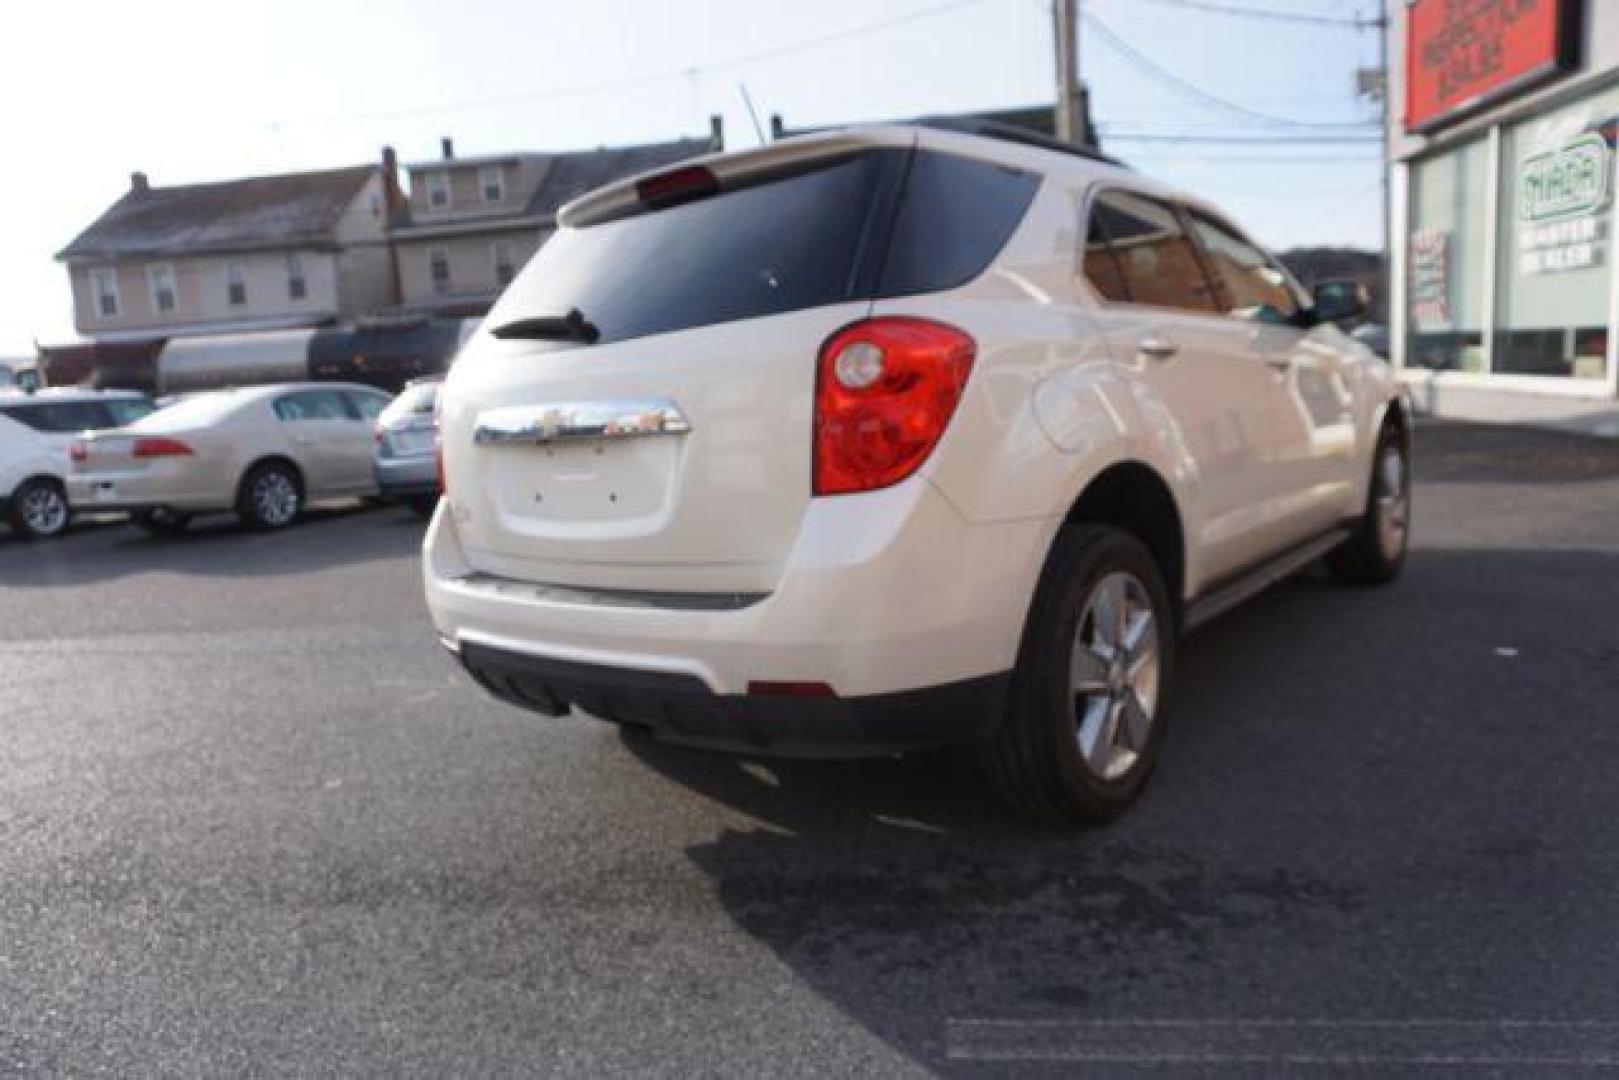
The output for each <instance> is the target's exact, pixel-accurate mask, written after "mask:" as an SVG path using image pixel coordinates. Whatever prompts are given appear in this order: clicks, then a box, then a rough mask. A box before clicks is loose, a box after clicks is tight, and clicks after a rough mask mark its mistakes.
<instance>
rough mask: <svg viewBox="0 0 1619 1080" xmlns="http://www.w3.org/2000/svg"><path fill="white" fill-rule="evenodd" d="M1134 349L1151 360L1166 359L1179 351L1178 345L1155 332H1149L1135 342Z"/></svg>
mask: <svg viewBox="0 0 1619 1080" xmlns="http://www.w3.org/2000/svg"><path fill="white" fill-rule="evenodd" d="M1136 349H1137V350H1139V351H1140V353H1141V355H1142V356H1145V357H1148V358H1150V359H1153V360H1168V359H1169V358H1170V357H1172V356H1174V355H1175V354H1176V353H1178V352H1180V351H1181V347H1180V346H1179V345H1177V344H1175V343H1174V342H1173V341H1170V340H1169V339H1168V338H1164V337H1159V336H1157V335H1156V334H1149V335H1148V336H1146V337H1144V338H1142V339H1141V340H1140V341H1138V342H1136Z"/></svg>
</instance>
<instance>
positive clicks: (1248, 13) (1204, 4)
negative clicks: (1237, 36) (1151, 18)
mask: <svg viewBox="0 0 1619 1080" xmlns="http://www.w3.org/2000/svg"><path fill="white" fill-rule="evenodd" d="M1149 2H1150V3H1154V4H1165V5H1168V6H1170V7H1179V8H1189V9H1190V10H1192V11H1206V12H1209V13H1211V14H1215V15H1236V16H1240V17H1243V18H1249V19H1269V20H1270V21H1272V22H1289V23H1301V24H1305V25H1313V26H1331V27H1335V28H1337V29H1341V30H1369V29H1372V28H1374V27H1377V26H1380V25H1381V24H1382V20H1381V19H1377V18H1372V19H1361V18H1358V17H1357V18H1344V17H1343V16H1342V15H1310V14H1306V13H1304V12H1294V11H1273V10H1269V9H1266V8H1256V7H1247V6H1244V5H1242V4H1226V3H1219V2H1217V0H1149Z"/></svg>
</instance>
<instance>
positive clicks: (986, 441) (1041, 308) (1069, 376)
mask: <svg viewBox="0 0 1619 1080" xmlns="http://www.w3.org/2000/svg"><path fill="white" fill-rule="evenodd" d="M1079 205H1080V204H1079V199H1078V197H1077V195H1076V193H1075V190H1074V189H1073V188H1072V187H1070V186H1069V185H1068V184H1067V183H1065V182H1064V181H1063V180H1062V179H1061V178H1054V177H1048V178H1047V179H1046V181H1045V183H1044V184H1043V185H1042V187H1041V190H1040V193H1039V194H1038V195H1037V196H1036V198H1035V200H1034V202H1033V203H1032V204H1031V205H1030V207H1029V211H1028V213H1027V214H1026V215H1025V217H1024V220H1023V222H1022V223H1021V224H1020V226H1019V227H1018V230H1017V231H1016V232H1015V233H1014V234H1013V236H1012V239H1011V240H1010V241H1009V242H1008V243H1007V246H1006V248H1005V249H1003V251H1002V252H1001V255H1000V256H999V258H998V259H997V260H996V262H995V264H994V265H992V266H991V267H990V268H989V269H988V270H987V271H986V272H985V273H984V274H982V275H981V276H980V277H978V278H977V279H975V280H974V281H972V282H970V283H968V284H967V285H966V286H963V287H962V288H960V289H956V290H952V291H950V292H947V293H937V294H932V295H928V296H919V297H910V298H904V299H895V300H884V301H881V302H879V303H878V304H877V306H876V309H875V313H876V314H895V315H899V314H907V315H915V316H920V317H923V318H934V319H939V320H940V321H943V322H948V323H950V324H952V325H955V326H959V327H961V328H962V329H963V330H966V331H967V332H968V333H969V334H971V335H972V336H973V338H974V340H975V341H976V342H977V343H978V356H977V359H976V361H975V362H974V365H973V372H972V376H971V377H970V379H969V380H968V384H967V388H966V391H965V393H964V395H963V397H962V401H961V404H960V405H959V406H958V408H957V411H956V415H955V416H954V418H953V419H952V420H951V424H950V428H949V430H948V431H947V432H946V434H945V436H944V438H943V439H941V441H940V444H939V446H938V448H937V449H936V450H935V452H934V454H933V456H932V457H931V458H930V459H929V460H928V461H927V463H926V464H925V465H924V466H923V470H922V474H923V475H924V476H925V477H927V478H928V480H929V481H930V482H931V483H933V484H934V485H935V486H936V487H937V488H938V489H939V490H940V491H941V492H942V493H943V494H944V495H945V497H946V498H947V499H949V500H950V502H951V503H952V504H953V505H955V507H956V508H957V510H958V512H960V513H961V514H962V516H963V517H965V518H967V519H968V520H970V521H976V522H994V521H1009V520H1016V519H1024V518H1041V519H1044V520H1045V521H1046V522H1047V529H1046V531H1047V534H1048V543H1047V545H1046V547H1045V549H1043V550H1042V552H1041V560H1040V562H1039V563H1037V564H1036V565H1034V566H1033V567H1031V568H1030V572H1029V575H1028V587H1029V591H1030V592H1031V593H1032V590H1033V585H1034V581H1035V580H1036V579H1037V577H1038V574H1039V570H1040V566H1041V565H1043V560H1044V551H1045V550H1049V538H1054V537H1055V534H1056V531H1057V529H1058V528H1059V527H1060V525H1061V523H1062V521H1063V519H1064V517H1065V516H1066V515H1067V513H1068V511H1069V509H1070V508H1071V507H1072V506H1073V505H1074V503H1075V502H1076V501H1077V500H1078V498H1079V496H1080V495H1081V494H1082V493H1083V492H1084V490H1085V487H1086V486H1087V485H1088V484H1089V483H1090V482H1091V480H1093V479H1095V477H1097V476H1098V475H1099V474H1100V473H1101V472H1103V471H1104V470H1105V469H1106V468H1108V467H1109V466H1111V465H1114V464H1117V463H1120V462H1125V461H1134V462H1140V463H1142V464H1145V465H1147V466H1149V467H1151V468H1152V469H1153V470H1154V471H1156V472H1157V473H1158V474H1159V475H1160V476H1162V477H1163V478H1164V480H1165V481H1166V483H1167V484H1168V485H1169V487H1170V489H1171V491H1172V493H1173V494H1174V495H1175V498H1176V502H1177V504H1178V505H1179V507H1180V511H1181V514H1182V517H1183V519H1185V518H1188V517H1189V515H1192V514H1195V512H1196V490H1195V469H1193V468H1191V467H1190V463H1189V462H1188V461H1187V460H1186V452H1185V450H1184V446H1185V442H1184V439H1182V438H1181V437H1180V435H1179V432H1178V429H1177V427H1176V423H1175V418H1174V416H1173V415H1172V414H1170V412H1169V411H1168V410H1167V409H1166V408H1165V407H1164V406H1163V404H1162V403H1161V402H1158V401H1156V400H1155V399H1154V398H1153V397H1152V395H1151V392H1150V390H1149V389H1148V388H1147V387H1146V386H1145V385H1144V384H1143V383H1141V382H1139V381H1138V380H1134V379H1132V378H1131V371H1132V369H1131V362H1128V361H1119V360H1118V359H1116V358H1115V357H1114V356H1112V355H1111V354H1110V353H1109V351H1108V348H1107V344H1106V341H1105V339H1104V337H1103V335H1102V334H1101V333H1100V331H1099V328H1098V327H1097V325H1096V323H1095V321H1094V320H1093V319H1092V318H1091V316H1090V314H1089V312H1088V310H1087V308H1086V305H1085V303H1084V302H1083V300H1082V294H1081V293H1080V292H1079V290H1078V288H1077V283H1076V276H1075V275H1076V273H1077V271H1078V252H1079V250H1080V246H1079V244H1080V233H1079V230H1080V221H1081V219H1080V212H1079ZM1187 569H1188V578H1189V579H1190V578H1191V577H1193V573H1192V567H1191V566H1188V568H1187Z"/></svg>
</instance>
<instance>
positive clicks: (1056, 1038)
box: [0, 426, 1619, 1077]
mask: <svg viewBox="0 0 1619 1080" xmlns="http://www.w3.org/2000/svg"><path fill="white" fill-rule="evenodd" d="M1416 494H1417V511H1416V513H1417V518H1416V533H1415V540H1416V547H1415V550H1414V552H1413V554H1412V558H1411V561H1410V563H1409V565H1408V567H1407V573H1406V576H1405V577H1404V578H1403V579H1402V580H1401V581H1400V582H1399V583H1398V584H1397V585H1396V586H1394V587H1392V588H1387V589H1378V590H1357V589H1348V588H1341V587H1338V586H1335V585H1332V584H1330V583H1329V582H1327V581H1326V580H1325V578H1324V577H1322V576H1320V575H1319V574H1310V575H1305V576H1304V577H1301V578H1300V579H1298V580H1295V581H1293V582H1290V583H1288V584H1286V585H1284V586H1282V587H1280V588H1278V589H1276V590H1274V591H1272V592H1271V593H1269V594H1267V595H1265V596H1263V597H1261V598H1260V599H1258V600H1256V601H1255V602H1253V603H1252V604H1250V605H1248V606H1247V607H1245V608H1243V609H1241V610H1239V611H1237V612H1235V613H1233V614H1231V615H1229V616H1227V617H1225V618H1224V619H1222V620H1220V621H1218V622H1216V623H1214V624H1213V625H1211V626H1209V627H1208V628H1206V629H1205V630H1202V631H1200V632H1199V633H1198V634H1197V635H1196V636H1194V637H1193V638H1192V639H1190V640H1189V641H1188V642H1187V643H1186V645H1185V652H1184V653H1183V664H1182V669H1181V674H1182V684H1181V687H1180V695H1179V701H1178V705H1177V710H1176V712H1175V714H1174V717H1173V729H1172V731H1171V732H1170V736H1169V740H1168V743H1167V746H1166V750H1165V756H1164V760H1163V764H1162V766H1161V768H1160V770H1159V773H1158V775H1157V776H1156V777H1155V778H1154V780H1153V783H1152V784H1151V786H1150V788H1149V789H1148V792H1147V794H1146V796H1145V798H1144V800H1143V801H1142V802H1141V803H1140V805H1139V806H1138V807H1137V808H1136V809H1135V810H1134V812H1133V813H1131V814H1130V815H1129V816H1128V817H1126V818H1125V819H1124V820H1122V821H1120V822H1118V823H1116V824H1114V825H1112V826H1109V827H1106V828H1099V829H1088V830H1053V829H1049V828H1036V827H1032V826H1029V825H1027V824H1025V823H1024V822H1022V821H1020V820H1019V819H1018V818H1016V817H1015V816H1013V815H1011V814H1009V813H1007V812H1005V811H1003V810H1002V809H1001V808H1000V807H999V806H998V805H997V804H996V803H995V802H994V801H993V800H992V799H991V798H990V797H988V796H986V795H985V794H984V793H983V792H982V789H981V788H980V786H979V785H978V783H977V782H976V779H975V776H974V772H973V764H974V763H973V762H972V761H971V759H970V755H962V754H946V755H932V756H924V757H918V758H915V759H909V760H892V761H878V762H866V763H860V764H792V765H782V764H770V763H759V762H751V761H742V760H738V759H734V758H727V757H719V756H709V755H704V754H701V753H698V752H693V751H684V750H677V749H672V748H665V747H660V746H658V745H656V744H648V743H646V742H644V741H642V740H638V739H625V738H621V737H620V736H619V734H618V733H617V732H616V731H615V730H614V729H612V728H610V727H609V726H607V725H605V724H601V723H598V722H596V721H593V720H590V719H588V718H584V717H570V718H568V719H565V720H548V719H546V718H544V717H540V716H536V715H531V714H527V713H524V712H521V711H518V710H516V709H513V708H510V707H508V706H505V705H502V704H499V703H497V702H495V701H493V700H491V699H489V698H488V697H486V696H485V695H484V694H483V693H482V692H481V691H480V690H478V689H477V688H476V687H475V686H473V685H472V684H471V682H470V681H469V680H468V679H467V678H465V677H464V676H463V675H462V674H461V672H460V671H459V670H458V669H457V668H456V667H455V665H454V663H453V661H452V658H450V657H449V656H448V655H447V654H445V653H444V652H443V651H442V650H441V649H440V648H439V647H438V645H437V644H436V642H435V640H434V636H433V633H432V631H431V628H430V626H429V624H428V622H427V619H426V615H425V612H424V610H423V608H422V602H421V597H420V587H419V580H418V568H417V563H416V548H417V545H418V544H419V543H420V538H421V531H422V527H421V524H420V523H419V522H418V521H416V520H415V519H414V518H412V517H411V516H410V515H409V514H408V513H406V512H404V511H402V510H363V509H360V508H358V507H354V508H336V509H331V510H327V511H324V512H321V513H319V514H318V515H317V516H315V517H314V518H313V519H312V520H311V521H309V522H308V523H306V524H303V525H301V526H299V527H297V528H295V529H293V530H291V531H290V532H288V533H285V534H278V535H257V534H250V533H245V532H242V531H240V530H238V529H237V528H236V527H235V526H234V525H231V524H229V523H226V522H223V521H222V522H220V523H218V524H206V525H204V526H203V527H201V528H199V529H197V530H195V531H194V532H193V534H191V535H188V536H184V537H181V538H177V539H154V538H149V537H146V536H144V535H142V534H141V533H139V532H137V531H136V530H134V529H132V528H130V527H128V526H125V525H109V524H103V525H90V526H87V527H83V528H80V529H77V530H76V531H75V532H74V534H73V535H71V536H69V537H68V538H66V539H64V540H62V541H59V542H56V543H51V544H24V543H21V542H17V541H14V540H12V539H10V538H9V537H4V536H0V1073H5V1074H9V1073H19V1074H25V1075H34V1074H73V1075H85V1074H96V1073H108V1074H118V1075H153V1074H165V1075H188V1076H209V1077H214V1076H222V1075H235V1074H254V1075H307V1076H358V1075H387V1076H401V1075H461V1076H493V1075H515V1074H566V1075H607V1074H611V1075H635V1074H661V1075H693V1074H703V1075H724V1076H738V1077H758V1076H774V1075H809V1074H849V1073H856V1072H858V1073H862V1074H883V1075H896V1074H898V1075H907V1074H909V1075H922V1074H929V1073H937V1074H943V1075H949V1076H969V1075H986V1074H987V1075H1014V1074H1016V1075H1023V1074H1028V1073H1030V1072H1036V1073H1041V1072H1049V1073H1050V1074H1053V1075H1056V1074H1064V1075H1073V1074H1076V1073H1078V1074H1083V1075H1118V1074H1121V1073H1122V1074H1126V1075H1157V1074H1160V1073H1168V1074H1173V1075H1182V1074H1203V1073H1212V1074H1218V1075H1232V1076H1238V1075H1241V1076H1247V1075H1255V1074H1260V1073H1263V1074H1276V1073H1299V1074H1303V1075H1326V1074H1333V1075H1336V1074H1339V1073H1344V1072H1349V1073H1357V1074H1362V1075H1387V1074H1390V1073H1412V1074H1427V1073H1428V1072H1430V1071H1437V1072H1443V1073H1445V1074H1446V1075H1450V1074H1455V1073H1458V1072H1462V1073H1467V1074H1473V1073H1482V1074H1489V1075H1502V1076H1522V1075H1530V1074H1538V1075H1548V1076H1563V1075H1569V1074H1570V1073H1574V1072H1578V1071H1597V1070H1600V1069H1604V1068H1606V1069H1616V1068H1619V822H1616V820H1615V818H1616V816H1619V783H1616V779H1615V772H1616V769H1619V444H1616V443H1611V442H1600V441H1593V440H1584V439H1580V438H1578V437H1572V436H1566V435H1554V434H1548V433H1537V432H1530V431H1511V430H1504V429H1486V428H1473V427H1462V426H1431V427H1426V428H1424V429H1423V430H1422V431H1421V432H1420V433H1419V440H1418V484H1417V489H1416Z"/></svg>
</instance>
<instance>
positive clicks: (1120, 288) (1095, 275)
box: [1084, 212, 1130, 303]
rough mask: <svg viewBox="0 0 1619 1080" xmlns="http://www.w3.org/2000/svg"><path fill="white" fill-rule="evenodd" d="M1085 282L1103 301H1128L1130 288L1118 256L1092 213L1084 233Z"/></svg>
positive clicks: (1100, 223)
mask: <svg viewBox="0 0 1619 1080" xmlns="http://www.w3.org/2000/svg"><path fill="white" fill-rule="evenodd" d="M1084 270H1085V280H1086V281H1089V282H1090V283H1091V287H1092V288H1094V289H1095V290H1096V291H1097V292H1098V293H1100V294H1101V296H1102V299H1103V300H1107V301H1110V302H1112V303H1122V302H1123V301H1126V300H1129V299H1130V286H1129V284H1128V283H1127V282H1126V281H1125V280H1124V268H1123V267H1122V266H1120V265H1119V256H1118V254H1117V253H1116V252H1114V250H1113V245H1112V244H1111V243H1109V242H1108V238H1107V230H1106V229H1104V228H1102V222H1101V221H1100V220H1099V219H1098V217H1097V215H1096V214H1095V213H1094V212H1093V213H1092V214H1091V220H1090V224H1089V226H1088V227H1087V228H1086V231H1085V267H1084Z"/></svg>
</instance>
